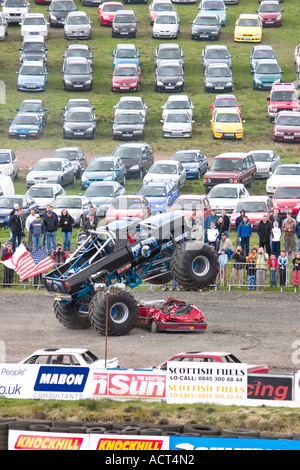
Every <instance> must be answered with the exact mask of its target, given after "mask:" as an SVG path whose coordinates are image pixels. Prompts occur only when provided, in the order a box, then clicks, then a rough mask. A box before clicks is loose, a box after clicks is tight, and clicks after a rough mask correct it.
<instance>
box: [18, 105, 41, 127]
mask: <svg viewBox="0 0 300 470" xmlns="http://www.w3.org/2000/svg"><path fill="white" fill-rule="evenodd" d="M16 111H18V112H19V113H21V114H28V115H32V114H34V115H38V117H39V120H40V121H41V125H42V129H44V128H45V125H46V122H47V108H46V107H45V103H44V101H43V100H38V99H34V100H30V99H29V100H24V101H23V102H22V104H21V106H20V108H16Z"/></svg>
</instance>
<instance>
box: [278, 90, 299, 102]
mask: <svg viewBox="0 0 300 470" xmlns="http://www.w3.org/2000/svg"><path fill="white" fill-rule="evenodd" d="M271 100H272V101H298V95H297V92H296V91H274V92H273V93H272V96H271Z"/></svg>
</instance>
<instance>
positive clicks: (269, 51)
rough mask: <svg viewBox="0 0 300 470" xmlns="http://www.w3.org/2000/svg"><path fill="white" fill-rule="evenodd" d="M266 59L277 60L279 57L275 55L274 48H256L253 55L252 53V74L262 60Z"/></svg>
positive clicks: (252, 52)
mask: <svg viewBox="0 0 300 470" xmlns="http://www.w3.org/2000/svg"><path fill="white" fill-rule="evenodd" d="M265 59H277V55H276V54H275V52H274V50H273V47H272V46H267V45H261V44H260V45H258V46H254V47H253V49H252V51H251V53H250V69H251V72H253V70H254V69H255V67H256V65H257V63H258V62H259V61H260V60H265Z"/></svg>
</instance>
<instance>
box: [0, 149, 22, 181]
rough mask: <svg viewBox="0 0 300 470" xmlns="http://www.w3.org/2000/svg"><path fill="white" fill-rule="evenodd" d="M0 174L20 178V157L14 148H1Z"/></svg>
mask: <svg viewBox="0 0 300 470" xmlns="http://www.w3.org/2000/svg"><path fill="white" fill-rule="evenodd" d="M0 175H1V176H3V175H6V176H9V177H10V178H11V179H12V180H14V179H15V178H18V175H19V164H18V158H17V155H16V154H15V152H14V150H12V149H0Z"/></svg>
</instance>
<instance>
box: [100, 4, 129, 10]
mask: <svg viewBox="0 0 300 470" xmlns="http://www.w3.org/2000/svg"><path fill="white" fill-rule="evenodd" d="M118 10H124V7H123V6H122V5H109V3H107V4H106V5H103V10H102V11H106V12H115V11H118Z"/></svg>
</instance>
